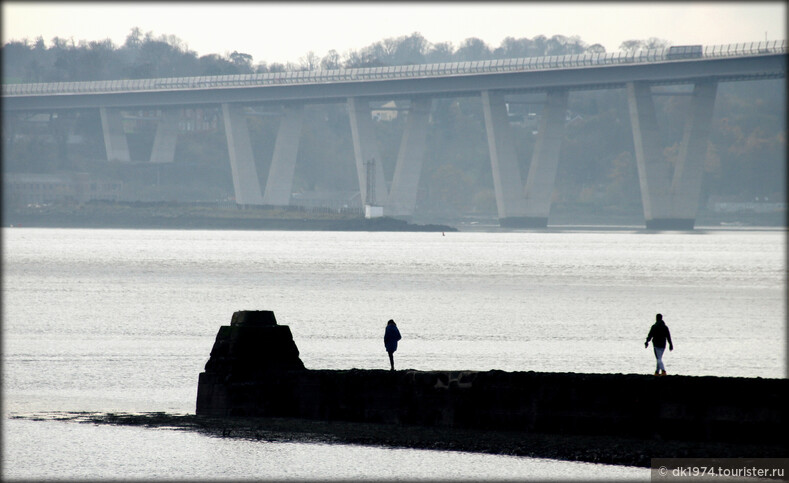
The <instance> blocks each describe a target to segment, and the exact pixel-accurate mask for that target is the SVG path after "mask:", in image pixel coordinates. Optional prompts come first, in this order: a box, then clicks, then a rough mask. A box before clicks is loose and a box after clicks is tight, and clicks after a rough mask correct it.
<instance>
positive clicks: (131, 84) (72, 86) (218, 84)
mask: <svg viewBox="0 0 789 483" xmlns="http://www.w3.org/2000/svg"><path fill="white" fill-rule="evenodd" d="M669 50H670V49H669V48H664V49H651V50H642V51H637V52H612V53H593V54H573V55H558V56H548V57H523V58H513V59H492V60H483V61H469V62H442V63H434V64H414V65H395V66H386V67H363V68H354V69H334V70H311V71H290V72H273V73H265V74H237V75H220V76H199V77H167V78H158V79H120V80H107V81H83V82H55V83H37V84H7V85H6V84H4V85H3V86H2V87H3V90H2V93H3V96H28V95H44V94H92V93H120V92H142V91H156V90H178V89H211V88H225V87H254V86H261V87H262V86H271V85H291V84H319V83H341V82H358V81H374V80H387V79H404V78H425V77H446V76H462V75H471V74H485V73H501V72H524V71H532V70H548V69H568V68H583V67H597V66H602V65H621V64H633V63H648V62H663V61H667V60H677V59H672V58H670V56H669ZM781 53H783V54H785V53H786V40H775V41H769V42H750V43H742V44H728V45H713V46H706V47H705V48H704V50H703V53H701V55H699V56H694V60H698V59H699V58H701V59H705V58H706V59H712V58H720V57H738V56H751V55H763V54H781Z"/></svg>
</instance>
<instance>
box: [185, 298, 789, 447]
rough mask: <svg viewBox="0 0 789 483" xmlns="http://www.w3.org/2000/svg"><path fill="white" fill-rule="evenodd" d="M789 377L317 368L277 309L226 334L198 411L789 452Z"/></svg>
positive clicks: (219, 340) (239, 319) (204, 380)
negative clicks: (787, 446)
mask: <svg viewBox="0 0 789 483" xmlns="http://www.w3.org/2000/svg"><path fill="white" fill-rule="evenodd" d="M787 407H789V380H786V379H760V378H731V377H711V376H709V377H693V376H668V377H655V376H652V375H648V376H647V375H636V374H577V373H539V372H531V371H529V372H504V371H495V370H494V371H414V370H406V371H395V372H392V371H384V370H359V369H352V370H308V369H305V368H304V364H303V363H302V362H301V359H300V358H299V351H298V348H297V347H296V344H295V342H294V340H293V337H292V334H291V332H290V329H289V328H288V327H287V326H281V325H279V324H277V322H276V318H275V317H274V314H273V313H272V312H268V311H243V312H236V313H235V314H234V315H233V319H232V321H231V324H230V326H223V327H220V329H219V332H218V334H217V337H216V341H215V343H214V347H213V349H212V351H211V357H210V359H209V360H208V363H207V364H206V368H205V372H203V373H201V374H200V376H199V383H198V392H197V408H196V414H197V415H205V416H215V417H216V416H219V417H233V416H238V417H242V416H243V417H279V418H303V419H310V420H323V421H345V422H365V423H386V424H397V425H410V426H422V427H441V428H458V429H461V428H462V429H482V430H488V431H490V430H494V431H507V432H513V431H514V432H524V433H529V434H534V433H545V434H561V435H602V436H614V437H627V438H648V439H654V438H661V439H665V440H680V441H702V442H703V441H709V442H731V443H735V444H774V445H778V444H783V442H784V441H785V437H786V434H787V429H789V427H788V425H787V418H786V408H787Z"/></svg>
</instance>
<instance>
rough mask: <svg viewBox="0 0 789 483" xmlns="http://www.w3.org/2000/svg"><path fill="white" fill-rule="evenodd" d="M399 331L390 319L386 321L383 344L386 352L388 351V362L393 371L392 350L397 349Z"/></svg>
mask: <svg viewBox="0 0 789 483" xmlns="http://www.w3.org/2000/svg"><path fill="white" fill-rule="evenodd" d="M400 339H401V337H400V331H399V330H398V329H397V324H395V321H394V320H392V319H389V322H387V323H386V332H384V346H385V347H386V352H387V353H389V364H390V365H391V366H392V370H393V371H394V370H395V368H394V352H395V351H396V350H397V341H398V340H400Z"/></svg>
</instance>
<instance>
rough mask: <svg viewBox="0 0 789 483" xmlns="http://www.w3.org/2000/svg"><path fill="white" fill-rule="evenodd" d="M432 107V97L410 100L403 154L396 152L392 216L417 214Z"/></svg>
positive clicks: (401, 143) (389, 212)
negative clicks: (417, 200) (420, 180)
mask: <svg viewBox="0 0 789 483" xmlns="http://www.w3.org/2000/svg"><path fill="white" fill-rule="evenodd" d="M432 104H433V100H432V99H431V98H415V99H411V108H410V109H409V110H408V118H407V119H406V125H405V131H404V132H403V138H402V140H401V141H400V151H399V152H398V153H397V165H396V166H395V172H394V177H393V179H392V188H391V190H390V191H389V202H388V203H387V205H386V208H385V209H386V210H387V212H388V214H390V215H392V216H411V215H413V214H414V208H415V207H416V195H417V189H418V188H419V177H420V175H421V173H422V163H423V161H424V158H425V140H426V138H427V128H428V125H429V121H430V108H431V106H432Z"/></svg>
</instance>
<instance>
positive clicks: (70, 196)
mask: <svg viewBox="0 0 789 483" xmlns="http://www.w3.org/2000/svg"><path fill="white" fill-rule="evenodd" d="M122 188H123V183H121V182H119V181H109V180H100V179H97V178H95V177H93V176H90V175H88V174H86V173H76V174H35V173H6V174H5V175H4V176H3V198H4V201H6V202H9V203H12V204H23V205H29V204H36V203H51V202H63V201H77V202H86V201H91V200H111V201H117V200H118V197H119V195H120V193H121V189H122Z"/></svg>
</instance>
